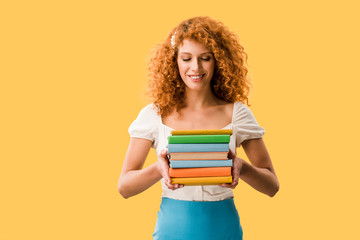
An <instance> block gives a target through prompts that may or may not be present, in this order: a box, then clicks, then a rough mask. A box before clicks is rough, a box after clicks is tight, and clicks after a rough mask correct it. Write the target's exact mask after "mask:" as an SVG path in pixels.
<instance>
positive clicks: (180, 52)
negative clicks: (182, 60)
mask: <svg viewBox="0 0 360 240" xmlns="http://www.w3.org/2000/svg"><path fill="white" fill-rule="evenodd" d="M180 54H189V55H192V54H191V53H189V52H180ZM205 54H212V52H204V53H201V54H200V55H205Z"/></svg>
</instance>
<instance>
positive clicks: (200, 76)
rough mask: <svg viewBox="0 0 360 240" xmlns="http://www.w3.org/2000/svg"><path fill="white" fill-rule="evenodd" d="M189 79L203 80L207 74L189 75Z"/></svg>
mask: <svg viewBox="0 0 360 240" xmlns="http://www.w3.org/2000/svg"><path fill="white" fill-rule="evenodd" d="M188 76H189V77H191V78H192V79H194V80H200V79H201V78H203V77H204V76H205V74H202V75H188Z"/></svg>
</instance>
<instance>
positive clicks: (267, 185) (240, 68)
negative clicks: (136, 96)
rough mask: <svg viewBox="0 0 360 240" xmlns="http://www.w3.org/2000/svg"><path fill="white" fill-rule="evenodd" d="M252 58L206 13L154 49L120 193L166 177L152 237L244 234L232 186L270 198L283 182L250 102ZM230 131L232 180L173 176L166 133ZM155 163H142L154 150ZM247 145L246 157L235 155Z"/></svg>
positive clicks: (135, 191) (128, 194) (142, 188)
mask: <svg viewBox="0 0 360 240" xmlns="http://www.w3.org/2000/svg"><path fill="white" fill-rule="evenodd" d="M246 59H247V55H246V53H245V52H244V48H243V47H242V46H241V45H240V44H239V42H238V38H237V36H236V34H234V33H233V32H231V31H229V29H228V28H227V27H226V26H225V25H224V24H223V23H221V22H219V21H216V20H213V19H211V18H209V17H195V18H191V19H187V20H185V21H183V22H181V23H180V24H179V25H178V26H176V27H175V28H174V29H173V30H172V31H171V32H170V34H169V36H168V38H167V39H166V40H165V41H164V42H163V43H162V44H160V45H159V46H157V47H156V48H155V51H154V53H153V56H152V58H151V61H150V64H149V94H150V95H151V97H152V99H153V101H152V103H151V104H149V105H147V106H145V107H144V108H143V109H142V110H141V111H140V113H139V115H138V116H137V118H136V119H135V120H134V121H133V123H132V124H131V125H130V127H129V133H130V143H129V147H128V150H127V153H126V156H125V161H124V165H123V169H122V172H121V175H120V179H119V184H118V190H119V192H120V194H121V195H122V196H123V197H124V198H129V197H131V196H134V195H136V194H139V193H141V192H143V191H145V190H146V189H147V188H149V187H151V186H152V185H153V184H155V183H156V182H158V181H161V185H162V189H163V193H162V201H161V205H160V211H159V212H158V218H157V222H156V226H155V231H154V234H153V238H154V239H166V240H171V239H186V240H187V239H206V240H211V239H221V240H226V239H237V240H239V239H242V237H243V230H242V227H241V224H240V218H239V215H238V212H237V210H236V207H235V205H234V193H233V189H235V187H236V186H237V185H238V182H239V181H244V182H246V183H247V184H249V185H250V186H251V187H253V188H254V189H256V190H257V191H259V192H261V193H264V194H266V195H268V196H270V197H272V196H274V195H275V194H276V193H277V191H278V190H279V182H278V179H277V176H276V174H275V170H274V168H273V165H272V162H271V158H270V155H269V153H268V151H267V149H266V146H265V144H264V141H263V139H262V137H263V135H264V129H263V128H262V127H261V126H259V124H258V122H257V121H256V119H255V117H254V115H253V113H252V112H251V110H250V109H249V107H248V95H249V90H250V81H249V79H248V77H247V72H248V71H247V68H246ZM185 129H186V130H188V129H232V132H233V134H232V135H231V138H230V143H229V146H230V151H229V155H228V157H229V159H232V160H233V167H232V179H233V180H232V183H226V184H219V185H199V186H187V185H185V186H184V185H181V184H172V183H171V180H170V177H169V159H168V157H167V150H166V146H167V137H168V136H170V135H171V131H172V130H185ZM151 147H153V148H155V150H156V154H157V156H158V161H157V162H156V163H154V164H152V165H150V166H148V167H146V168H143V165H144V162H145V160H146V158H147V155H148V153H149V150H150V148H151ZM238 147H243V149H244V151H245V153H246V155H247V156H248V159H249V161H250V163H249V162H247V161H245V160H244V159H241V158H239V157H237V155H236V148H238Z"/></svg>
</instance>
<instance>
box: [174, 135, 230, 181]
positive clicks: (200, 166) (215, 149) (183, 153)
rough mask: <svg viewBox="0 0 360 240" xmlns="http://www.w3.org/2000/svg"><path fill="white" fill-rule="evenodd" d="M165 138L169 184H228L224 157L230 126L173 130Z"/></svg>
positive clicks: (228, 140)
mask: <svg viewBox="0 0 360 240" xmlns="http://www.w3.org/2000/svg"><path fill="white" fill-rule="evenodd" d="M171 134H172V135H171V136H169V137H168V154H169V159H170V171H169V173H170V178H171V183H172V184H176V183H177V184H184V185H217V184H221V183H231V182H232V176H231V167H232V160H231V159H228V152H229V142H230V135H231V134H232V130H231V129H219V130H218V129H215V130H211V129H207V130H173V131H171Z"/></svg>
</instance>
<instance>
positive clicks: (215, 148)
mask: <svg viewBox="0 0 360 240" xmlns="http://www.w3.org/2000/svg"><path fill="white" fill-rule="evenodd" d="M174 152H229V144H228V143H193V144H192V143H179V144H174V143H169V144H168V154H170V153H174Z"/></svg>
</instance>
